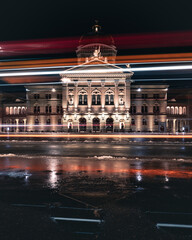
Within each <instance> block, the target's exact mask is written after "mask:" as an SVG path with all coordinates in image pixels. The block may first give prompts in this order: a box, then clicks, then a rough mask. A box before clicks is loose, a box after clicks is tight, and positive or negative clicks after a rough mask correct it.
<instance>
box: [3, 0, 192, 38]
mask: <svg viewBox="0 0 192 240" xmlns="http://www.w3.org/2000/svg"><path fill="white" fill-rule="evenodd" d="M191 11H192V1H191V0H187V1H185V0H184V1H181V0H180V1H178V0H175V1H173V0H158V1H157V0H147V1H144V0H132V1H128V0H123V1H122V0H117V1H113V0H112V1H106V0H102V1H100V0H97V1H94V0H89V1H87V0H86V1H83V0H82V1H80V0H78V1H77V0H67V1H66V0H63V1H57V0H47V1H44V0H39V1H27V0H21V1H14V0H6V1H2V2H1V14H0V29H1V30H0V41H2V40H3V41H6V40H22V39H34V38H54V37H65V36H80V35H82V34H83V33H86V32H88V31H90V29H91V26H92V25H93V23H94V20H95V19H98V20H99V23H100V25H102V26H103V31H104V32H106V33H112V34H121V33H128V34H129V33H146V32H162V31H163V32H164V31H180V30H182V31H183V30H192V14H191Z"/></svg>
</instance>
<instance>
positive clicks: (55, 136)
mask: <svg viewBox="0 0 192 240" xmlns="http://www.w3.org/2000/svg"><path fill="white" fill-rule="evenodd" d="M7 136H8V133H5V134H0V137H2V138H3V137H7ZM9 137H21V138H23V137H26V138H28V137H34V138H58V137H59V138H126V139H129V138H155V139H158V138H159V139H161V138H172V139H173V138H178V139H183V138H186V139H192V135H189V134H182V135H173V134H172V135H166V134H155V135H153V134H138V135H134V134H106V135H105V134H55V133H51V134H41V133H40V134H26V133H24V134H12V133H9Z"/></svg>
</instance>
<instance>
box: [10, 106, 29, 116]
mask: <svg viewBox="0 0 192 240" xmlns="http://www.w3.org/2000/svg"><path fill="white" fill-rule="evenodd" d="M26 110H27V108H26V107H23V106H21V107H20V106H19V107H6V108H5V112H6V115H22V114H26Z"/></svg>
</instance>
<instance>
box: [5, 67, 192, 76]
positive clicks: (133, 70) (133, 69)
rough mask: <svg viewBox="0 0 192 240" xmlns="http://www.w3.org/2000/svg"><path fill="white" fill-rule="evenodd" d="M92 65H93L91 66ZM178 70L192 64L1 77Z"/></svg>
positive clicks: (7, 74) (24, 73) (12, 74)
mask: <svg viewBox="0 0 192 240" xmlns="http://www.w3.org/2000/svg"><path fill="white" fill-rule="evenodd" d="M90 67H91V66H90ZM175 70H176V71H177V70H192V65H179V66H178V65H177V66H159V67H137V68H117V69H89V70H69V71H68V70H64V71H63V70H57V71H34V72H31V71H29V72H10V73H9V72H4V73H3V72H1V73H0V77H17V76H39V75H58V74H63V75H70V74H104V73H122V72H123V73H130V72H148V71H175Z"/></svg>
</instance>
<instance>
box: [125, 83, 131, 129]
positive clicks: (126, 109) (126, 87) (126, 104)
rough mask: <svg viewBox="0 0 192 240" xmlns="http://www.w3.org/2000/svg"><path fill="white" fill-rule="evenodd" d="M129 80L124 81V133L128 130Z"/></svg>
mask: <svg viewBox="0 0 192 240" xmlns="http://www.w3.org/2000/svg"><path fill="white" fill-rule="evenodd" d="M130 104H131V100H130V80H129V79H126V80H125V114H126V117H125V131H128V130H129V129H130V114H129V109H130Z"/></svg>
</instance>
